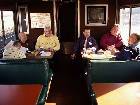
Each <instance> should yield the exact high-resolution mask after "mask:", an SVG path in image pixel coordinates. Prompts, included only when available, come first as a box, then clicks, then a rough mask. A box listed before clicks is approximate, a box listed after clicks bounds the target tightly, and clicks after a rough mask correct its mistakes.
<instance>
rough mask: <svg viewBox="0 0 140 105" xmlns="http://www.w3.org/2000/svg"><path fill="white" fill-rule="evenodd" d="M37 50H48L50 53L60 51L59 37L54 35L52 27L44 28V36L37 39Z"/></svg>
mask: <svg viewBox="0 0 140 105" xmlns="http://www.w3.org/2000/svg"><path fill="white" fill-rule="evenodd" d="M35 48H36V50H40V49H43V50H46V51H50V52H55V51H58V50H59V49H60V43H59V40H58V37H57V36H55V35H53V34H52V31H51V29H50V27H45V28H44V34H43V35H40V36H39V37H38V38H37V42H36V46H35Z"/></svg>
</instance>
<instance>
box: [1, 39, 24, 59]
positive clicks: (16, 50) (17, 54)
mask: <svg viewBox="0 0 140 105" xmlns="http://www.w3.org/2000/svg"><path fill="white" fill-rule="evenodd" d="M20 48H21V43H20V41H15V42H14V43H13V45H12V46H11V47H9V48H8V49H5V50H4V52H3V58H5V59H22V58H26V55H25V53H23V52H22V51H21V50H20Z"/></svg>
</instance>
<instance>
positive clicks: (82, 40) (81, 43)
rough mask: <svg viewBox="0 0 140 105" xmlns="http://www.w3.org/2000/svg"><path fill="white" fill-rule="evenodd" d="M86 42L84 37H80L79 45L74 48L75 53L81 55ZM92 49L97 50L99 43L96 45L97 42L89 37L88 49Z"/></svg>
mask: <svg viewBox="0 0 140 105" xmlns="http://www.w3.org/2000/svg"><path fill="white" fill-rule="evenodd" d="M85 40H86V38H85V37H84V36H81V37H79V39H78V40H77V43H76V44H75V46H74V53H81V51H82V50H83V48H84V43H85ZM92 47H96V48H97V43H96V40H95V39H94V38H93V37H92V36H89V37H88V39H87V45H86V48H92Z"/></svg>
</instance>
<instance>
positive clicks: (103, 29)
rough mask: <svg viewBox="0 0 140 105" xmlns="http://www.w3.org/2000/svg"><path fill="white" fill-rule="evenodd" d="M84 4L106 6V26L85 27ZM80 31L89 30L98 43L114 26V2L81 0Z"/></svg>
mask: <svg viewBox="0 0 140 105" xmlns="http://www.w3.org/2000/svg"><path fill="white" fill-rule="evenodd" d="M85 4H108V22H107V26H85ZM80 11H81V12H80V30H81V33H82V31H83V29H84V28H89V29H91V35H93V36H94V37H95V39H96V40H97V42H99V40H100V38H101V36H102V35H103V34H105V33H107V32H108V31H110V28H111V27H112V26H113V25H114V24H115V16H116V2H115V0H81V1H80Z"/></svg>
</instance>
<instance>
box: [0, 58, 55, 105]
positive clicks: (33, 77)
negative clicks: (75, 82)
mask: <svg viewBox="0 0 140 105" xmlns="http://www.w3.org/2000/svg"><path fill="white" fill-rule="evenodd" d="M51 78H52V71H51V69H50V68H49V64H48V61H47V60H46V59H37V60H28V59H10V60H6V59H1V60H0V85H29V84H40V85H41V86H42V87H41V90H40V92H39V96H38V98H37V100H36V105H44V104H45V101H46V98H47V92H48V90H49V83H50V81H51Z"/></svg>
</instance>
